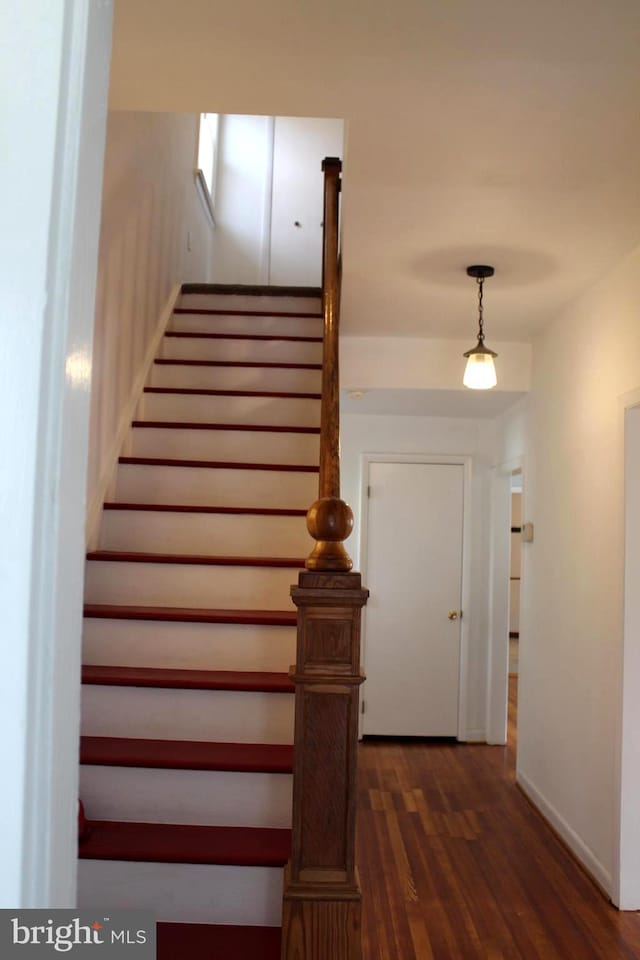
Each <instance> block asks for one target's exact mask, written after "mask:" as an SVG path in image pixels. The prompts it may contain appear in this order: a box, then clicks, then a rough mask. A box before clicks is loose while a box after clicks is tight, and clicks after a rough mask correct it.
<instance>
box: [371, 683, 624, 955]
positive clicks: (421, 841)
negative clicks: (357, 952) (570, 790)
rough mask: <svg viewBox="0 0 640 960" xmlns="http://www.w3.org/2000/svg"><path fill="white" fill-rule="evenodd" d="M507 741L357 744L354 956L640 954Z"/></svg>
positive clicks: (511, 740)
mask: <svg viewBox="0 0 640 960" xmlns="http://www.w3.org/2000/svg"><path fill="white" fill-rule="evenodd" d="M510 683H511V697H510V712H509V721H510V722H509V744H508V746H507V747H490V746H485V745H482V744H472V745H465V744H455V743H451V742H446V741H445V742H435V743H426V742H422V743H419V742H403V741H400V742H398V741H373V742H369V741H365V742H364V743H363V744H362V745H361V747H360V767H359V798H358V803H359V807H358V817H359V823H358V863H359V868H360V880H361V884H362V892H363V960H466V958H469V960H471V958H483V960H520V958H522V960H617V958H639V960H640V914H637V913H620V912H618V911H617V910H615V908H614V907H612V906H611V904H610V903H609V902H608V901H607V900H606V899H605V897H604V896H603V895H602V893H601V892H600V891H599V890H598V888H597V887H596V886H595V885H594V884H593V882H592V881H591V880H590V879H589V877H588V876H587V875H586V874H585V873H584V872H583V871H582V870H581V868H580V867H579V866H578V864H577V862H576V861H575V860H574V859H573V857H572V856H571V854H570V853H569V852H568V851H567V849H566V848H565V846H564V845H563V844H562V843H561V842H560V840H559V839H558V838H557V837H556V836H555V834H554V833H553V832H552V831H551V830H550V828H549V827H548V826H547V824H546V823H545V822H544V820H543V819H542V818H541V817H540V816H539V815H538V814H537V813H536V811H535V810H534V809H533V807H532V806H531V805H530V804H529V803H528V801H527V800H526V799H525V797H524V796H523V794H522V793H521V792H520V791H519V790H518V788H517V787H516V785H515V773H514V759H515V697H516V678H513V679H512V680H511V681H510Z"/></svg>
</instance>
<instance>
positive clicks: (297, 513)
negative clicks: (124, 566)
mask: <svg viewBox="0 0 640 960" xmlns="http://www.w3.org/2000/svg"><path fill="white" fill-rule="evenodd" d="M103 506H104V509H105V510H147V511H158V512H160V513H162V512H165V513H231V514H245V513H246V514H251V515H256V516H267V517H305V516H306V515H307V511H306V510H304V509H303V508H300V509H297V508H294V507H209V506H196V505H193V504H189V503H125V502H122V503H119V502H117V501H115V500H108V501H107V502H106V503H105V504H104V505H103Z"/></svg>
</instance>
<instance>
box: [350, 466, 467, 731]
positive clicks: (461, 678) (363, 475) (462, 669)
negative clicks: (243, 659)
mask: <svg viewBox="0 0 640 960" xmlns="http://www.w3.org/2000/svg"><path fill="white" fill-rule="evenodd" d="M370 463H433V464H438V463H445V464H459V465H460V466H462V467H463V501H462V583H461V591H460V593H461V603H462V614H463V615H462V619H461V621H460V666H459V674H458V734H457V737H458V740H476V739H483V738H481V737H480V736H479V733H480V731H478V730H475V729H474V730H468V729H467V700H468V695H469V694H468V660H469V629H470V626H469V625H470V621H471V616H470V611H471V474H472V463H473V458H472V457H471V456H470V455H467V454H461V455H451V454H443V455H439V454H429V453H362V454H360V518H361V520H360V568H361V570H362V578H363V582H364V583H365V584H366V582H367V569H366V567H367V547H368V524H369V500H368V497H367V486H368V485H369V464H370ZM366 632H367V608H366V607H365V608H364V615H363V623H362V662H363V664H364V666H365V673H366V643H367V641H366ZM365 699H366V696H365Z"/></svg>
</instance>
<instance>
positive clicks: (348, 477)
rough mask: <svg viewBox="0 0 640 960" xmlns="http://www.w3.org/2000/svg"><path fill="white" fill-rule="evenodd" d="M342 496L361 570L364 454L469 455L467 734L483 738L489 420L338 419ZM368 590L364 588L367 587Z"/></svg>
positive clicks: (490, 454) (490, 461)
mask: <svg viewBox="0 0 640 960" xmlns="http://www.w3.org/2000/svg"><path fill="white" fill-rule="evenodd" d="M340 442H341V464H342V495H343V497H344V499H345V500H346V501H347V502H348V503H350V505H351V507H352V509H353V511H354V515H355V531H354V534H353V535H352V536H351V538H350V539H349V540H348V541H347V543H346V547H347V550H348V552H349V554H350V556H351V557H352V559H353V560H354V567H355V569H359V567H360V529H361V523H360V517H361V512H362V504H361V502H360V485H361V479H362V478H361V462H360V456H361V454H362V453H365V452H366V453H422V454H437V455H445V454H449V455H451V454H453V455H469V456H471V457H472V493H471V530H472V533H471V558H470V559H471V564H470V568H471V584H470V598H471V600H470V602H471V608H470V609H469V610H465V611H464V614H465V618H466V619H467V622H468V623H469V624H470V636H469V665H468V689H467V690H466V691H463V696H466V700H467V711H466V713H467V727H468V729H467V734H468V736H469V738H470V739H480V740H481V739H484V737H485V733H486V704H487V701H486V687H487V649H488V629H489V628H488V616H489V610H488V601H487V596H488V585H489V579H488V578H489V546H490V524H489V516H490V502H491V476H492V474H491V466H492V464H493V462H494V456H495V425H494V423H493V422H492V421H490V420H480V419H477V420H463V419H447V418H438V417H410V416H406V417H404V416H403V417H397V416H363V415H358V414H346V415H343V416H342V418H341V441H340ZM365 586H366V584H365Z"/></svg>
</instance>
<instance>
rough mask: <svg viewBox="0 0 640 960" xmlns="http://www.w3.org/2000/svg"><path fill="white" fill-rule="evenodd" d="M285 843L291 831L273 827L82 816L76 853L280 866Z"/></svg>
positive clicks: (87, 857) (111, 857)
mask: <svg viewBox="0 0 640 960" xmlns="http://www.w3.org/2000/svg"><path fill="white" fill-rule="evenodd" d="M290 847H291V831H290V830H285V829H281V828H275V827H212V826H204V825H197V826H194V825H185V824H175V823H139V822H138V823H136V822H130V821H116V820H87V838H86V839H85V840H83V841H82V842H81V844H80V851H79V853H80V857H81V858H82V859H85V860H144V861H151V862H154V863H215V864H229V865H236V866H261V867H282V866H284V864H285V863H286V862H287V859H288V857H289V852H290Z"/></svg>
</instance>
